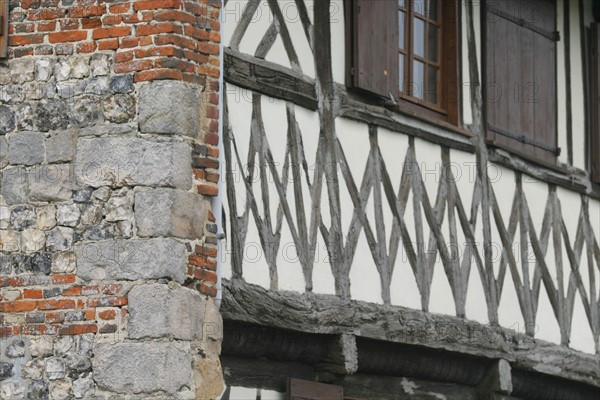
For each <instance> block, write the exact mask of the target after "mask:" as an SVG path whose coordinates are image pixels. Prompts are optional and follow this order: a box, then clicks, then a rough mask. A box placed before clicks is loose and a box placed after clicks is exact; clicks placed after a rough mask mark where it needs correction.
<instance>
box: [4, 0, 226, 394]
mask: <svg viewBox="0 0 600 400" xmlns="http://www.w3.org/2000/svg"><path fill="white" fill-rule="evenodd" d="M220 7H221V2H220V1H212V0H210V1H209V0H196V1H179V0H145V1H98V0H82V1H78V0H63V1H57V0H23V1H11V2H10V25H9V32H10V33H9V35H10V36H9V58H8V59H7V60H1V61H0V177H1V180H0V393H1V394H2V395H3V396H8V397H9V398H47V397H48V396H49V397H50V398H86V397H92V396H108V398H118V397H119V396H121V397H122V396H125V395H127V396H130V395H131V396H134V397H131V398H132V399H133V398H137V397H135V395H136V394H139V393H144V394H143V395H141V394H140V395H139V396H140V397H139V398H144V399H145V398H152V397H153V396H159V397H160V396H161V395H165V394H167V395H168V396H176V397H177V398H182V399H185V398H190V399H191V398H212V397H214V396H215V395H214V393H216V392H218V391H219V388H220V387H221V386H220V385H221V382H220V380H219V379H215V377H216V378H219V377H220V376H221V371H220V364H219V360H218V353H219V351H220V340H221V330H222V328H221V322H220V316H219V315H218V312H217V311H216V309H215V308H214V304H213V301H212V297H214V296H215V295H216V282H217V274H216V256H217V239H216V224H215V222H216V221H215V218H214V216H213V214H212V212H211V211H210V197H212V196H215V195H217V182H218V179H219V176H218V167H219V162H218V160H219V153H218V144H219V108H218V106H219V71H220V66H219V45H220V25H219V12H220ZM132 293H138V295H137V296H132ZM140 293H142V294H140ZM157 299H159V300H157ZM152 301H154V303H152ZM148 310H149V311H150V312H151V313H150V314H145V313H147V312H148ZM207 327H208V328H207ZM69 338H70V339H69ZM115 346H116V347H115ZM116 348H118V349H119V350H118V351H116V350H115V351H113V350H110V349H116ZM21 349H22V350H21ZM132 354H136V355H137V354H143V356H140V357H141V358H135V360H134V361H135V363H137V364H139V365H137V364H136V366H135V368H133V366H132V365H129V364H128V363H131V362H133V361H132V360H133V357H132ZM136 357H137V356H136ZM73 360H79V361H78V362H74V361H73ZM174 360H176V361H177V362H175V361H174ZM165 363H166V364H165ZM169 363H174V364H169ZM157 364H159V365H171V366H172V368H169V371H164V370H161V369H157V368H156V365H157ZM119 370H122V371H124V372H122V373H116V372H114V371H119ZM170 370H172V371H173V372H171V371H170ZM205 375H208V376H211V377H212V378H211V379H210V380H209V379H204V378H203V376H205ZM132 381H135V384H133V386H132ZM177 382H178V383H177ZM175 383H177V384H175ZM202 393H203V394H202ZM211 393H212V394H211ZM36 396H37V397H36ZM128 398H129V397H128Z"/></svg>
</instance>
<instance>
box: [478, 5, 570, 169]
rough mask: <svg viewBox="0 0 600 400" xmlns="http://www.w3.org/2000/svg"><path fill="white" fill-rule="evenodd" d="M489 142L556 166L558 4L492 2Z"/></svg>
mask: <svg viewBox="0 0 600 400" xmlns="http://www.w3.org/2000/svg"><path fill="white" fill-rule="evenodd" d="M485 15H486V21H485V26H486V28H485V43H486V46H485V67H486V69H485V77H486V78H485V82H484V97H485V105H486V110H485V112H486V122H487V138H488V140H489V141H491V142H492V143H493V144H495V145H498V146H501V147H505V148H508V149H509V150H512V151H515V152H517V153H519V154H521V155H524V156H529V157H534V158H535V159H537V160H541V161H545V162H548V163H554V162H555V161H556V156H557V155H558V152H559V150H558V148H557V144H556V143H557V138H556V117H557V116H556V113H557V107H556V41H557V40H558V33H557V32H556V4H555V2H554V1H552V0H505V1H490V2H487V3H486V13H485Z"/></svg>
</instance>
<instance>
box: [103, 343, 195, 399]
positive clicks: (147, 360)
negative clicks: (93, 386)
mask: <svg viewBox="0 0 600 400" xmlns="http://www.w3.org/2000/svg"><path fill="white" fill-rule="evenodd" d="M92 367H93V371H94V380H95V381H96V383H97V384H98V387H99V388H100V389H103V390H109V391H111V392H115V393H128V394H130V393H136V394H137V393H152V392H158V391H164V392H166V393H169V394H171V395H172V394H175V393H177V392H178V391H179V390H180V389H181V388H183V387H184V386H187V387H191V386H192V382H191V380H192V357H191V355H190V354H188V353H187V352H185V351H184V350H181V349H180V348H178V347H177V346H176V345H175V344H174V343H156V342H152V343H132V342H125V343H115V344H112V343H98V344H96V345H95V346H94V358H93V360H92Z"/></svg>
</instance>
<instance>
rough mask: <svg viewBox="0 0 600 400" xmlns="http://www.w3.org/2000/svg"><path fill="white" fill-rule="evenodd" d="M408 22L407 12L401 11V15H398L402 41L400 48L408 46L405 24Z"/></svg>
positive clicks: (399, 33)
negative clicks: (405, 36) (405, 39)
mask: <svg viewBox="0 0 600 400" xmlns="http://www.w3.org/2000/svg"><path fill="white" fill-rule="evenodd" d="M405 23H406V13H404V12H402V11H400V15H399V16H398V38H399V42H400V48H401V49H405V48H406V42H405V41H404V25H405Z"/></svg>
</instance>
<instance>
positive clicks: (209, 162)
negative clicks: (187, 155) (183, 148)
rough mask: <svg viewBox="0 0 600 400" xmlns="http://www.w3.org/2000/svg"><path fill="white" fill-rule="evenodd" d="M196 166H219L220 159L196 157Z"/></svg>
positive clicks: (215, 167)
mask: <svg viewBox="0 0 600 400" xmlns="http://www.w3.org/2000/svg"><path fill="white" fill-rule="evenodd" d="M193 161H194V167H196V168H198V167H203V168H214V169H217V168H219V161H218V160H213V159H211V158H207V157H194V160H193Z"/></svg>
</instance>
